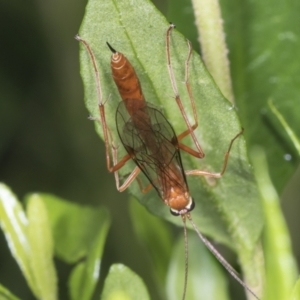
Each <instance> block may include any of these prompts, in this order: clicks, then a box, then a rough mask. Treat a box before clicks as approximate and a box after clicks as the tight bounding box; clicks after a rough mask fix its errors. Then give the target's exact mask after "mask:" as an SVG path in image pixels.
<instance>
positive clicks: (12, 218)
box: [0, 183, 39, 295]
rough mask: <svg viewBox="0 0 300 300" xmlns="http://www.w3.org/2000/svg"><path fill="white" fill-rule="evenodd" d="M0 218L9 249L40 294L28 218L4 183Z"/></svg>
mask: <svg viewBox="0 0 300 300" xmlns="http://www.w3.org/2000/svg"><path fill="white" fill-rule="evenodd" d="M0 220H1V227H2V230H3V232H4V234H5V237H6V240H7V243H8V246H9V249H10V251H11V253H12V255H13V257H14V258H15V259H16V261H17V263H18V265H19V267H20V269H21V271H22V273H23V275H24V277H25V278H26V281H27V283H28V285H29V287H30V288H31V290H32V291H33V293H34V294H35V295H39V291H38V288H37V287H36V285H35V282H34V278H33V276H32V272H31V261H30V257H31V245H30V241H29V240H28V236H27V230H28V220H27V217H26V215H25V212H24V210H23V207H22V205H21V204H20V202H19V201H18V199H17V198H16V196H15V195H14V194H13V193H12V192H11V190H10V189H9V188H8V187H7V186H6V185H4V184H2V183H1V184H0Z"/></svg>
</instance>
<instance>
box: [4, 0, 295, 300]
mask: <svg viewBox="0 0 300 300" xmlns="http://www.w3.org/2000/svg"><path fill="white" fill-rule="evenodd" d="M156 2H157V6H158V8H159V9H160V10H161V11H162V12H163V13H166V12H167V10H168V3H167V1H156ZM188 2H189V1H186V3H187V4H188ZM85 5H86V1H69V0H65V1H57V0H56V1H41V0H27V1H26V2H25V1H18V0H11V1H4V0H0V24H1V26H0V35H1V37H0V41H1V42H0V181H3V182H4V183H6V184H7V185H9V186H10V187H11V188H12V190H13V191H14V192H15V193H16V194H17V196H18V197H19V198H20V199H22V198H23V197H24V195H26V194H27V193H29V192H35V191H37V192H47V193H53V194H56V195H58V196H59V197H62V198H65V199H68V200H70V201H74V202H78V203H81V204H87V205H98V204H101V205H105V206H106V207H108V209H109V210H110V212H111V215H112V228H111V230H110V233H109V235H108V243H107V246H106V250H105V254H104V269H103V270H104V272H105V270H107V268H108V266H109V265H110V264H111V263H113V262H122V263H124V264H126V265H127V266H129V267H130V268H131V269H133V270H134V271H135V272H137V273H138V274H140V275H141V276H142V278H143V279H144V280H145V281H146V282H147V284H148V286H149V284H150V286H151V282H152V278H151V275H150V274H149V273H147V271H145V269H147V266H145V263H144V262H145V261H148V263H149V264H150V263H151V262H150V260H149V257H148V256H147V254H146V253H145V249H144V248H143V247H141V245H140V244H139V243H138V241H137V240H136V238H135V236H134V233H133V228H132V224H131V222H130V218H129V212H128V201H127V198H128V194H127V193H126V192H124V193H122V194H120V193H118V192H117V191H116V188H115V181H114V177H113V175H111V174H108V172H107V169H106V163H105V159H104V146H103V142H102V141H101V140H100V139H99V138H98V136H97V135H96V133H95V131H94V124H93V122H92V121H89V120H88V119H87V117H88V112H87V110H86V108H85V106H84V102H83V88H82V82H81V79H80V75H79V59H78V48H79V47H78V42H76V41H75V40H74V36H75V34H76V33H77V32H78V29H79V26H80V23H81V20H82V17H83V15H84V8H85ZM187 6H188V5H187ZM182 14H188V15H189V14H190V15H191V16H192V11H191V10H184V9H183V10H182V11H180V12H179V15H178V18H181V16H182ZM170 21H172V22H174V23H176V21H177V23H180V21H179V20H170ZM185 26H186V27H185V28H183V26H182V25H181V27H179V28H178V30H179V31H183V32H184V31H186V32H187V33H188V35H189V36H188V38H189V39H192V40H193V41H194V45H195V41H196V36H195V34H196V30H195V29H194V28H193V27H192V26H193V19H192V18H190V22H189V23H186V25H185ZM299 179H300V170H299V169H298V171H297V172H296V173H295V174H294V176H293V178H292V179H291V180H290V182H289V183H288V185H287V186H286V188H285V189H284V191H283V193H282V199H283V209H284V212H285V215H286V218H287V222H288V225H289V227H290V230H291V234H292V240H293V246H294V251H295V255H296V257H297V259H298V261H299V258H300V257H299V255H300V239H299V237H298V233H297V230H298V226H297V225H298V218H299V216H298V215H299V211H300V209H299V203H300V193H299ZM170 227H171V226H170ZM174 230H176V229H174ZM0 239H1V241H0V282H1V283H2V284H3V285H4V286H6V287H7V288H8V289H10V290H12V291H13V292H14V293H15V294H16V295H17V296H19V297H21V298H22V299H33V296H32V295H31V293H30V291H29V289H28V287H27V285H26V282H25V280H24V278H23V276H22V275H21V272H20V271H19V268H18V266H17V264H16V262H15V261H14V259H13V258H12V256H11V254H10V252H9V249H8V247H7V243H6V241H5V239H4V236H3V234H2V232H1V233H0ZM116 245H118V246H116ZM132 253H138V255H132ZM133 258H134V260H133ZM142 262H143V263H142ZM56 263H57V265H58V267H59V270H60V271H59V277H60V280H61V281H60V282H61V283H63V284H65V280H66V278H67V277H68V274H69V271H70V267H68V266H66V265H64V264H62V263H61V262H59V261H57V262H56ZM59 288H60V293H61V294H60V295H61V299H67V298H66V286H65V285H61V286H60V287H59Z"/></svg>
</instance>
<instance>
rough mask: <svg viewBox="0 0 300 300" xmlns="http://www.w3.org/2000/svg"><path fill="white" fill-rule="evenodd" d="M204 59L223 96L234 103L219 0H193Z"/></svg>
mask: <svg viewBox="0 0 300 300" xmlns="http://www.w3.org/2000/svg"><path fill="white" fill-rule="evenodd" d="M192 3H193V7H194V14H195V19H196V26H197V29H198V33H199V42H200V45H201V51H202V58H203V60H204V63H205V65H206V67H207V69H208V71H209V72H210V74H211V75H212V77H213V78H214V80H215V82H216V84H217V85H218V86H219V88H220V90H221V92H222V93H223V95H224V96H225V97H226V98H227V99H228V100H229V101H230V102H232V103H234V95H233V90H232V84H231V76H230V70H229V60H228V56H227V53H228V49H227V47H226V43H225V34H224V30H223V19H222V17H221V10H220V6H219V2H218V0H208V1H207V0H192Z"/></svg>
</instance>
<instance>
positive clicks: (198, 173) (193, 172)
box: [185, 128, 244, 178]
mask: <svg viewBox="0 0 300 300" xmlns="http://www.w3.org/2000/svg"><path fill="white" fill-rule="evenodd" d="M243 132H244V129H243V128H242V130H241V131H240V132H239V133H238V134H237V135H236V136H235V137H234V138H233V139H232V140H231V141H230V143H229V147H228V149H227V151H226V153H225V157H224V161H223V167H222V170H221V172H219V173H211V172H206V171H201V170H187V171H185V174H186V175H194V176H208V177H214V178H220V177H222V175H223V174H224V173H225V171H226V167H227V162H228V158H229V154H230V150H231V147H232V144H233V142H234V141H235V140H236V139H237V138H238V137H239V136H240V135H242V134H243Z"/></svg>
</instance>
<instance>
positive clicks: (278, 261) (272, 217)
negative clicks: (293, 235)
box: [251, 147, 297, 300]
mask: <svg viewBox="0 0 300 300" xmlns="http://www.w3.org/2000/svg"><path fill="white" fill-rule="evenodd" d="M251 156H252V159H253V164H254V170H255V175H256V178H257V182H258V185H259V189H260V193H261V196H262V200H263V207H264V214H265V228H264V232H263V242H264V245H263V246H264V253H265V261H266V288H265V297H264V299H268V300H269V299H270V300H271V299H290V296H291V291H292V288H293V285H294V283H295V281H296V276H297V275H296V274H297V264H296V261H295V258H294V256H293V253H292V247H291V240H290V236H289V232H288V228H287V225H286V223H285V220H284V216H283V215H282V211H281V208H280V203H279V197H278V195H277V193H276V190H275V188H274V187H273V184H272V182H271V179H270V176H269V174H268V166H267V158H266V155H265V153H264V151H263V150H262V149H261V148H259V147H257V148H255V150H253V151H252V152H251Z"/></svg>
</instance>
